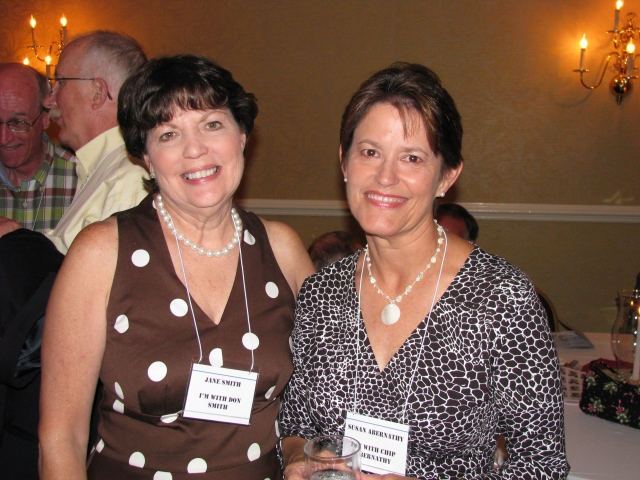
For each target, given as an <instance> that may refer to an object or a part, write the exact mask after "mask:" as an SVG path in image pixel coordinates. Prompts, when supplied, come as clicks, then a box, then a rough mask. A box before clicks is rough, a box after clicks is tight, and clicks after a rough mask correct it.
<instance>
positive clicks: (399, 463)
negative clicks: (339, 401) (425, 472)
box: [344, 412, 409, 476]
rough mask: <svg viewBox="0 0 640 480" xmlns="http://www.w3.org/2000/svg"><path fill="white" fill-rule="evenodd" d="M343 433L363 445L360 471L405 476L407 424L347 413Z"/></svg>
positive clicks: (407, 441) (407, 440) (407, 438)
mask: <svg viewBox="0 0 640 480" xmlns="http://www.w3.org/2000/svg"><path fill="white" fill-rule="evenodd" d="M344 434H345V435H346V436H347V437H353V438H355V439H356V440H358V441H359V442H360V444H361V445H362V450H361V451H360V462H361V464H362V469H363V470H367V471H369V472H372V473H380V474H385V473H395V474H396V475H402V476H404V475H405V473H406V470H407V446H408V443H409V425H403V424H401V423H396V422H389V421H386V420H378V419H377V418H373V417H367V416H366V415H358V414H357V413H350V412H347V420H346V422H345V426H344Z"/></svg>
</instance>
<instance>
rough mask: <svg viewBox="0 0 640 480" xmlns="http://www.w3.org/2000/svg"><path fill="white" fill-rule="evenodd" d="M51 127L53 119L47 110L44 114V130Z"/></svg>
mask: <svg viewBox="0 0 640 480" xmlns="http://www.w3.org/2000/svg"><path fill="white" fill-rule="evenodd" d="M49 125H51V117H50V116H49V111H48V110H45V111H44V112H42V128H44V129H45V130H46V129H47V128H49Z"/></svg>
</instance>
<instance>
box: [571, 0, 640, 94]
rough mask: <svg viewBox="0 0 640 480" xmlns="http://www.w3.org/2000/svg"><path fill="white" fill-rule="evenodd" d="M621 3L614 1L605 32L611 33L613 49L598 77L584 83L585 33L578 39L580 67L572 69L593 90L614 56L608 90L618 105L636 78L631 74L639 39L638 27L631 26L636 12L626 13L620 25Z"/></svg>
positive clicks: (584, 84)
mask: <svg viewBox="0 0 640 480" xmlns="http://www.w3.org/2000/svg"><path fill="white" fill-rule="evenodd" d="M623 4H624V2H623V1H622V0H618V1H617V2H616V10H615V18H614V24H613V30H607V33H610V34H612V35H613V47H614V48H615V50H614V51H612V52H610V53H609V54H608V55H607V59H606V61H605V65H604V67H603V69H602V74H601V75H600V78H598V80H597V82H596V83H595V84H593V85H587V84H586V83H584V74H585V73H588V72H589V70H587V69H585V68H584V59H585V53H586V51H587V46H588V42H587V35H586V34H585V35H583V37H582V40H580V68H579V69H577V70H574V72H579V73H580V82H581V83H582V86H583V87H585V88H588V89H589V90H594V89H596V88H598V87H599V86H600V84H601V83H602V79H603V78H604V74H605V72H606V71H607V67H608V66H609V62H610V61H611V58H612V57H615V62H614V63H613V65H612V66H613V68H614V70H615V73H616V74H615V76H614V77H613V78H612V79H611V82H609V90H610V91H611V93H613V95H615V97H616V102H617V103H618V105H620V103H621V102H622V99H623V98H624V97H625V96H626V95H628V94H629V93H630V92H631V87H632V84H631V81H632V80H633V79H635V78H638V76H637V75H634V74H633V70H634V68H635V67H634V65H633V63H634V59H635V51H636V43H638V40H639V35H638V32H640V28H637V27H634V26H633V24H634V22H635V21H636V14H635V13H633V12H630V13H628V14H627V15H626V17H625V21H626V25H623V26H622V27H620V25H619V24H620V9H621V8H622V5H623ZM618 49H620V51H618Z"/></svg>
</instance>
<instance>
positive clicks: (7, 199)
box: [0, 63, 77, 233]
mask: <svg viewBox="0 0 640 480" xmlns="http://www.w3.org/2000/svg"><path fill="white" fill-rule="evenodd" d="M47 92H48V85H47V80H46V78H45V77H44V76H43V75H41V74H40V73H38V72H37V71H36V70H34V69H33V68H31V67H29V66H25V65H23V64H21V63H3V64H0V232H3V233H7V232H9V231H12V230H15V229H18V228H21V227H24V228H27V229H29V230H34V231H37V232H41V233H44V232H45V231H47V230H50V229H53V228H55V227H56V225H57V224H58V221H59V220H60V218H61V217H62V214H63V213H64V212H65V210H66V209H67V208H68V207H69V205H70V204H71V201H72V199H73V196H74V193H75V190H76V181H77V177H76V165H75V157H74V156H73V155H72V154H71V153H69V152H67V151H66V150H64V149H63V148H61V147H59V146H57V145H54V144H53V143H52V142H51V141H50V140H49V138H48V137H47V135H46V134H45V133H44V130H45V129H46V128H47V127H48V126H49V113H48V112H47V111H46V110H44V109H43V107H42V101H43V99H44V97H45V95H46V94H47Z"/></svg>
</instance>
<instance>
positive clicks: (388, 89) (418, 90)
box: [340, 62, 463, 170]
mask: <svg viewBox="0 0 640 480" xmlns="http://www.w3.org/2000/svg"><path fill="white" fill-rule="evenodd" d="M380 103H387V104H390V105H393V106H394V107H396V108H397V109H398V111H399V112H400V114H401V116H402V117H403V120H404V119H405V117H406V115H405V114H406V112H407V111H408V110H415V111H416V112H417V113H419V114H420V116H421V117H422V120H423V121H424V127H425V130H426V131H427V138H428V140H429V145H430V146H431V149H432V150H433V153H434V154H436V155H441V156H442V159H443V162H442V165H443V170H448V169H452V168H456V167H457V166H458V165H460V163H461V162H462V161H463V158H462V122H461V120H460V114H459V113H458V109H457V108H456V104H455V102H454V101H453V98H451V95H449V93H448V92H447V91H446V90H445V88H444V87H443V86H442V83H441V82H440V78H438V76H437V75H436V74H435V73H434V72H433V71H432V70H430V69H429V68H427V67H425V66H423V65H419V64H416V63H405V62H398V63H394V64H393V65H391V66H390V67H388V68H385V69H384V70H380V71H379V72H377V73H374V74H373V76H372V77H371V78H369V79H368V80H367V81H365V82H364V83H363V84H362V85H360V88H359V89H358V91H357V92H356V93H354V94H353V96H352V97H351V100H350V101H349V105H347V108H346V109H345V111H344V114H343V115H342V124H341V125H340V147H341V148H342V159H341V161H343V159H346V158H347V156H348V153H349V150H350V149H351V143H352V142H353V134H354V132H355V130H356V128H357V127H358V125H359V124H360V122H361V121H362V119H363V118H364V117H365V115H366V114H367V112H368V111H369V109H370V108H371V107H372V106H374V105H377V104H380Z"/></svg>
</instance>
